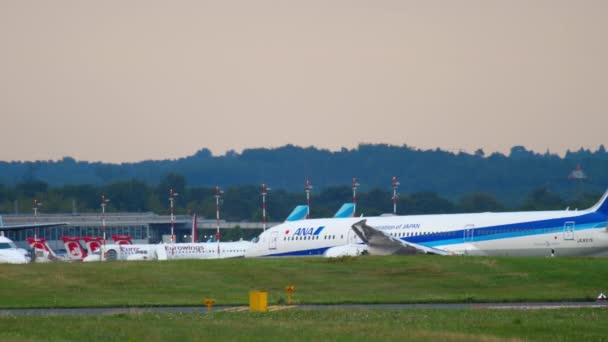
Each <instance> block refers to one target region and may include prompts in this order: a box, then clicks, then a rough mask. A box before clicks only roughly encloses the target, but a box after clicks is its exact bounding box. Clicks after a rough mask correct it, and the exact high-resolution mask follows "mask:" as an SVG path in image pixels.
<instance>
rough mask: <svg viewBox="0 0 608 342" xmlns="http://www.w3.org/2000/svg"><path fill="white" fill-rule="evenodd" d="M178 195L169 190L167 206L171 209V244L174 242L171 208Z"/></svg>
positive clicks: (173, 218) (173, 219)
mask: <svg viewBox="0 0 608 342" xmlns="http://www.w3.org/2000/svg"><path fill="white" fill-rule="evenodd" d="M177 195H179V194H178V193H177V192H174V191H173V188H170V189H169V205H170V207H171V243H174V242H175V215H174V213H173V206H174V202H175V197H177Z"/></svg>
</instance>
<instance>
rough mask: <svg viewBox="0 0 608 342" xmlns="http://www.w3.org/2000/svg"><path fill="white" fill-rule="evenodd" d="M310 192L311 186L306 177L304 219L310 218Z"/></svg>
mask: <svg viewBox="0 0 608 342" xmlns="http://www.w3.org/2000/svg"><path fill="white" fill-rule="evenodd" d="M310 190H312V185H310V179H308V177H306V187H305V188H304V191H306V207H307V208H306V219H309V218H310Z"/></svg>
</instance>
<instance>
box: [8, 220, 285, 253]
mask: <svg viewBox="0 0 608 342" xmlns="http://www.w3.org/2000/svg"><path fill="white" fill-rule="evenodd" d="M2 220H3V221H4V224H5V225H12V224H30V223H51V222H52V223H65V224H67V226H63V227H53V228H44V229H43V228H39V229H38V231H37V232H36V235H37V236H38V237H42V238H45V239H46V240H47V242H48V244H49V246H50V247H51V248H53V249H62V248H63V242H61V240H60V238H61V237H62V236H75V237H80V238H82V237H84V236H103V225H102V220H101V215H100V214H94V213H93V214H39V215H37V216H34V215H31V214H30V215H3V216H2ZM192 222H193V217H192V216H190V215H176V216H175V217H174V232H175V236H176V242H190V241H191V232H192ZM276 224H278V222H269V223H267V228H269V227H272V226H274V225H276ZM236 227H239V228H241V229H247V230H259V231H260V232H261V231H262V223H261V222H228V221H224V220H220V228H221V229H222V231H225V229H233V228H236ZM215 229H216V220H214V219H213V220H207V219H201V218H200V217H199V218H198V219H197V230H198V237H199V241H206V240H207V239H208V238H211V237H212V236H213V232H214V231H215ZM34 233H35V232H34V229H27V230H21V231H12V232H11V231H7V232H5V234H6V236H7V237H8V238H9V239H11V240H13V241H14V242H15V243H16V244H17V246H19V247H22V248H26V249H28V248H29V246H28V245H27V242H26V238H28V237H34ZM252 233H253V232H252ZM112 235H129V236H131V238H132V242H133V243H160V242H163V241H164V242H170V236H171V217H170V216H169V215H157V214H154V213H111V214H108V213H107V214H106V237H107V240H108V243H111V242H112Z"/></svg>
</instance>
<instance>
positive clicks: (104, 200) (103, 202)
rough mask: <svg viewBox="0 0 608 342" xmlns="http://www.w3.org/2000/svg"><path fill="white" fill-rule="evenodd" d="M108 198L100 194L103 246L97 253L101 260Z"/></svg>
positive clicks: (104, 244) (104, 248) (103, 251)
mask: <svg viewBox="0 0 608 342" xmlns="http://www.w3.org/2000/svg"><path fill="white" fill-rule="evenodd" d="M108 202H110V200H109V199H108V198H106V196H105V195H101V229H102V231H103V240H102V243H103V248H102V250H101V253H99V258H100V260H103V255H104V254H105V252H106V205H108Z"/></svg>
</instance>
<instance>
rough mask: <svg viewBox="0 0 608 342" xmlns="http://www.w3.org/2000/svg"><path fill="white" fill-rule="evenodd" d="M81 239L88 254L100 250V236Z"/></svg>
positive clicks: (101, 241) (101, 239)
mask: <svg viewBox="0 0 608 342" xmlns="http://www.w3.org/2000/svg"><path fill="white" fill-rule="evenodd" d="M82 238H83V239H84V244H85V246H86V247H87V251H88V252H89V254H93V253H95V251H97V250H98V249H100V248H101V244H102V243H103V238H102V237H101V236H83V237H82Z"/></svg>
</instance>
